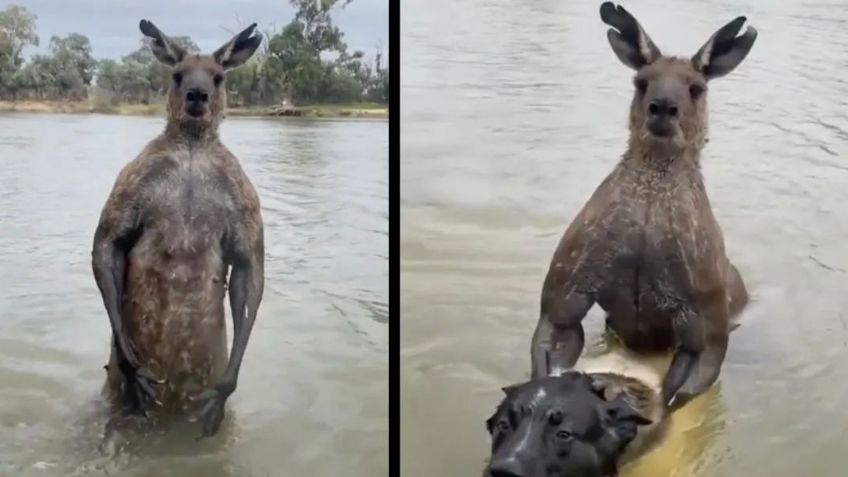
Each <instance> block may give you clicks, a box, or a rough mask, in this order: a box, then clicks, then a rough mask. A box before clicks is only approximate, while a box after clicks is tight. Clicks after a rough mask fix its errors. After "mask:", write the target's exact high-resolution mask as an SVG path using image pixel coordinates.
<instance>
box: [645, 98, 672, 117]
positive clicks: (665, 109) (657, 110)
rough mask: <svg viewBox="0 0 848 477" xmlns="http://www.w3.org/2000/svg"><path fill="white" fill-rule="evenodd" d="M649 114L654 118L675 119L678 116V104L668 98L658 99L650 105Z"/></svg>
mask: <svg viewBox="0 0 848 477" xmlns="http://www.w3.org/2000/svg"><path fill="white" fill-rule="evenodd" d="M648 112H649V113H651V116H652V117H654V118H664V117H671V118H673V117H676V116H677V104H675V103H674V101H672V100H670V99H667V98H657V99H655V100H653V101H651V103H650V104H649V105H648Z"/></svg>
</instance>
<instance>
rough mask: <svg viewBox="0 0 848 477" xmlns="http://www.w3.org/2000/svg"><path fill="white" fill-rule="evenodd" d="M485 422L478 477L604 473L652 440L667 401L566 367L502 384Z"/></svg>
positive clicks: (614, 378)
mask: <svg viewBox="0 0 848 477" xmlns="http://www.w3.org/2000/svg"><path fill="white" fill-rule="evenodd" d="M503 391H504V393H505V394H506V396H505V397H504V399H503V401H502V402H501V403H500V405H499V406H498V408H497V411H496V412H495V414H494V415H493V416H492V417H490V418H489V419H488V420H487V421H486V427H487V428H488V430H489V433H490V434H491V436H492V451H491V452H492V456H491V459H490V462H489V465H488V467H487V468H486V470H485V472H484V474H483V475H484V477H559V476H561V477H609V476H614V475H616V474H617V471H618V466H619V464H620V463H623V462H626V461H628V460H630V459H632V458H633V457H635V455H636V454H639V453H642V452H644V451H645V450H646V448H647V447H648V445H649V444H650V443H652V442H656V441H657V440H659V439H658V437H659V435H660V434H661V431H662V428H663V426H661V425H660V424H662V423H664V422H665V420H664V419H663V417H664V415H665V407H664V406H663V405H662V399H661V397H660V393H659V392H658V390H657V389H652V388H651V387H650V386H648V385H647V384H645V383H644V382H642V381H640V380H637V379H635V378H632V377H628V376H624V375H621V374H616V373H589V374H587V373H582V372H578V371H569V372H567V373H565V374H563V375H562V376H555V377H545V378H539V379H534V380H532V381H529V382H526V383H523V384H518V385H514V386H510V387H507V388H504V389H503Z"/></svg>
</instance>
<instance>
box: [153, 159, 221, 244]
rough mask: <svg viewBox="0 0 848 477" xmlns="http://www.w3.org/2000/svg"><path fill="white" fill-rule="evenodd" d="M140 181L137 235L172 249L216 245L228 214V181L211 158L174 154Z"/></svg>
mask: <svg viewBox="0 0 848 477" xmlns="http://www.w3.org/2000/svg"><path fill="white" fill-rule="evenodd" d="M175 156H176V157H172V158H170V159H171V160H170V161H163V164H162V170H161V171H160V173H159V174H158V175H157V176H156V177H155V180H151V182H150V183H149V184H147V187H146V197H145V198H144V201H143V204H142V213H141V221H142V233H143V236H142V238H143V239H145V241H146V242H148V244H149V245H150V246H152V247H153V248H155V249H163V250H166V251H168V252H169V253H172V254H181V253H190V254H195V253H197V252H199V251H203V250H208V249H210V248H216V249H217V248H219V247H220V243H221V240H222V239H223V237H224V236H225V235H226V233H227V231H228V228H229V226H230V223H231V222H232V219H233V210H234V203H233V199H232V194H231V192H230V190H229V188H228V181H227V178H226V176H225V174H224V173H223V171H222V170H221V168H220V167H217V166H216V164H214V163H213V162H211V161H209V160H203V159H202V158H200V159H198V158H192V157H186V154H175Z"/></svg>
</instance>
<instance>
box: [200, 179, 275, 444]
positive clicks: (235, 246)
mask: <svg viewBox="0 0 848 477" xmlns="http://www.w3.org/2000/svg"><path fill="white" fill-rule="evenodd" d="M245 188H246V191H245V193H244V194H243V195H242V196H240V197H241V198H240V199H239V201H240V203H241V204H242V206H241V208H240V209H241V210H240V211H239V213H238V214H237V215H238V216H239V217H240V219H239V220H238V221H236V222H235V225H233V226H232V227H231V230H230V231H229V232H228V234H227V238H226V239H225V243H224V250H225V256H224V259H225V260H226V262H227V263H229V264H230V265H231V267H232V268H231V272H230V279H229V287H228V289H229V294H230V307H231V310H232V315H233V345H232V348H231V349H230V358H229V362H228V363H227V367H226V369H225V370H224V374H223V375H222V376H221V378H220V380H219V381H218V383H217V384H216V385H215V386H214V387H212V388H211V389H209V390H207V391H206V392H205V393H204V399H205V400H206V404H205V406H204V408H203V411H202V412H203V436H204V437H208V436H211V435H214V434H215V433H217V432H218V428H219V427H220V424H221V420H222V419H223V416H224V404H225V402H226V400H227V398H228V397H229V396H230V395H231V394H232V393H233V392H235V390H236V387H237V386H238V377H239V370H240V369H241V363H242V360H243V358H244V353H245V350H246V349H247V343H248V340H249V339H250V333H251V331H252V330H253V324H254V322H255V321H256V313H257V310H258V309H259V304H260V302H261V301H262V293H263V290H264V287H265V240H264V230H263V224H262V217H261V214H260V210H259V200H258V198H257V197H256V192H255V191H254V190H253V187H252V186H250V185H249V184H248V183H245Z"/></svg>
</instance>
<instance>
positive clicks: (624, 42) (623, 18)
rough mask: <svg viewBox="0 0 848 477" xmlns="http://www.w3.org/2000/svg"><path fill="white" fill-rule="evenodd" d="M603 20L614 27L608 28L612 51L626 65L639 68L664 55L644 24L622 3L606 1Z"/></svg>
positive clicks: (603, 7)
mask: <svg viewBox="0 0 848 477" xmlns="http://www.w3.org/2000/svg"><path fill="white" fill-rule="evenodd" d="M601 20H602V21H603V22H604V23H606V24H607V25H609V26H611V27H612V28H610V29H609V30H607V39H608V40H609V43H610V46H611V47H612V51H613V52H614V53H615V55H616V56H617V57H618V59H619V60H621V62H622V63H624V64H625V66H629V67H630V68H633V69H634V70H638V69H639V68H641V67H643V66H645V65H647V64H650V63H653V62H654V61H656V60H657V59H658V58H659V57H661V56H662V53H660V49H659V48H657V45H655V44H654V42H653V40H651V37H649V36H648V34H647V33H645V30H644V29H643V28H642V25H640V24H639V22H638V21H636V18H635V17H633V15H631V14H630V12H628V11H627V10H625V9H624V7H622V6H621V5H618V6H616V5H615V4H614V3H612V2H604V3H603V4H602V5H601ZM616 30H618V31H616Z"/></svg>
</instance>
